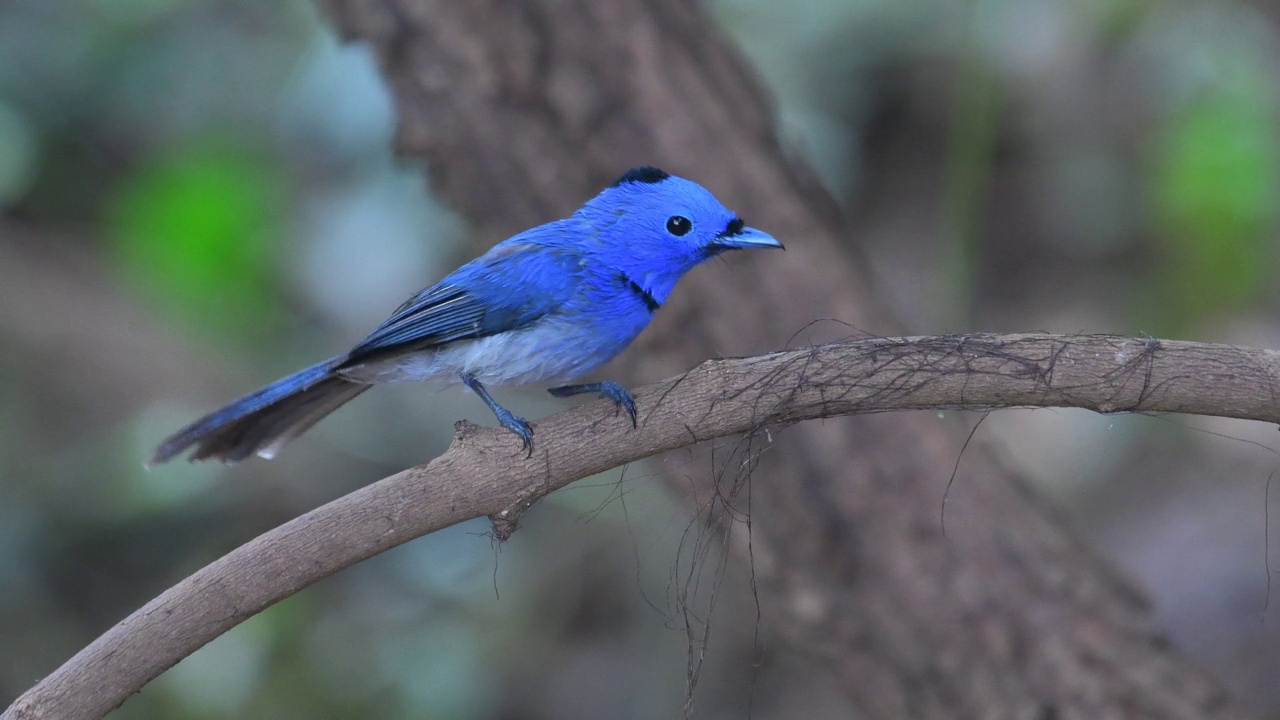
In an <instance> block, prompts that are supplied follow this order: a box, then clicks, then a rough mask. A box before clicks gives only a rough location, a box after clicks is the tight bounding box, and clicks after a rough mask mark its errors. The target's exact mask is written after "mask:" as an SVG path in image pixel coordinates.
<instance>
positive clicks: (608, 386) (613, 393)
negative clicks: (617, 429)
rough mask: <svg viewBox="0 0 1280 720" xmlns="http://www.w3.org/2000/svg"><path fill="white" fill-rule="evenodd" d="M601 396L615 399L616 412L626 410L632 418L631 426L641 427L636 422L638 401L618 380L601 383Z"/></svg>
mask: <svg viewBox="0 0 1280 720" xmlns="http://www.w3.org/2000/svg"><path fill="white" fill-rule="evenodd" d="M600 397H604V398H608V399H610V400H612V401H613V406H614V408H615V413H616V411H618V410H626V411H627V417H629V418H631V427H633V428H635V427H639V425H638V424H637V423H636V401H635V400H634V399H633V398H632V397H631V393H629V392H627V389H626V388H624V387H622V386H621V385H619V384H618V383H616V382H612V381H609V382H602V383H600Z"/></svg>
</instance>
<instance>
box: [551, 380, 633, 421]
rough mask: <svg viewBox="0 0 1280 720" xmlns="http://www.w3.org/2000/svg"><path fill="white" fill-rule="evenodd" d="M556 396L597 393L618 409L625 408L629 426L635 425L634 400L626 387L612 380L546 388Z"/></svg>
mask: <svg viewBox="0 0 1280 720" xmlns="http://www.w3.org/2000/svg"><path fill="white" fill-rule="evenodd" d="M547 392H549V393H551V394H552V395H554V396H556V397H569V396H571V395H582V394H583V393H597V394H598V395H600V397H602V398H607V399H609V400H612V401H613V404H614V407H615V408H616V409H617V410H618V411H622V410H626V411H627V417H629V418H631V427H633V428H634V427H637V424H636V401H635V400H634V399H632V397H631V393H629V392H627V389H626V388H624V387H622V386H621V385H619V384H618V383H616V382H614V381H612V380H605V381H604V382H596V383H583V384H581V385H564V386H561V387H554V388H550V389H549V390H547Z"/></svg>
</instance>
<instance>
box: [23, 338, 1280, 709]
mask: <svg viewBox="0 0 1280 720" xmlns="http://www.w3.org/2000/svg"><path fill="white" fill-rule="evenodd" d="M1277 377H1280V353H1277V352H1276V351H1271V350H1254V349H1248V348H1240V347H1235V346H1229V345H1213V344H1204V343H1191V342H1172V341H1164V340H1152V339H1137V338H1124V337H1118V336H1110V335H1090V336H1064V335H1046V334H1023V335H953V336H940V337H909V338H875V339H867V340H856V341H848V342H841V343H834V344H830V345H824V346H819V347H814V348H810V349H804V350H793V351H788V352H778V353H772V354H769V355H763V356H759V357H750V358H737V359H730V360H711V361H707V362H704V363H702V364H701V365H699V366H698V367H696V368H694V369H693V370H691V371H689V372H688V373H686V374H684V375H682V376H679V377H677V378H673V379H670V380H666V381H663V382H659V383H655V384H653V385H649V386H647V387H645V388H643V389H641V390H640V391H638V392H637V393H636V403H637V406H638V407H639V408H640V410H641V413H640V426H639V428H637V429H635V430H631V429H630V428H629V427H628V423H626V422H625V421H624V420H623V419H621V418H619V417H617V416H616V415H615V414H614V413H612V411H611V406H607V405H606V404H605V403H604V402H600V403H594V404H591V405H588V406H586V407H584V408H579V409H576V410H571V411H567V412H563V413H560V414H557V415H554V416H552V417H549V418H547V419H545V420H542V421H541V422H539V423H538V424H537V430H536V433H537V435H536V451H535V453H534V455H533V457H532V458H528V459H526V458H525V457H524V454H523V453H522V452H520V451H519V448H518V442H517V441H516V440H514V439H513V438H512V436H511V435H510V434H509V433H506V432H502V431H498V430H481V429H478V428H476V427H475V426H473V425H470V424H469V423H467V422H465V421H463V422H460V423H459V424H458V427H459V432H458V434H457V436H456V438H455V440H454V442H453V444H452V446H451V447H450V448H449V449H448V451H447V452H445V453H444V454H443V455H441V456H440V457H438V458H436V459H435V460H433V461H431V462H430V463H428V464H426V465H423V466H419V467H415V468H411V469H409V470H405V471H403V472H401V473H397V474H396V475H392V476H390V477H388V478H385V479H383V480H381V481H379V482H377V483H374V484H372V485H369V486H366V487H364V488H362V489H360V490H357V491H355V492H353V493H351V494H349V495H346V496H344V497H342V498H339V499H337V500H335V501H333V502H331V503H329V504H327V505H325V506H323V507H321V508H318V509H316V510H314V511H312V512H310V513H307V514H306V515H303V516H301V517H299V518H297V519H295V520H293V521H291V522H289V523H286V524H285V525H282V526H280V527H278V528H276V529H274V530H271V531H270V532H267V533H265V534H263V535H261V536H259V537H258V538H256V539H254V540H252V541H250V542H248V543H246V544H244V545H242V546H241V547H239V548H237V549H236V550H234V551H232V552H231V553H229V554H228V555H226V556H224V557H223V558H221V559H219V560H217V561H216V562H214V563H212V564H210V565H208V566H207V567H205V568H203V569H201V570H200V571H198V572H196V573H195V574H193V575H191V576H190V577H188V578H186V579H185V580H183V581H182V582H180V583H178V584H177V585H175V586H174V587H173V588H171V589H169V590H168V591H166V592H165V593H164V594H162V595H160V596H159V597H157V598H156V599H155V600H152V601H151V602H149V603H147V605H146V606H144V607H143V608H141V609H140V610H138V611H137V612H135V613H133V614H132V615H130V616H129V617H127V618H125V619H124V620H122V621H121V622H120V623H119V624H117V625H116V626H115V627H113V628H111V629H110V630H108V631H107V632H106V633H105V634H103V635H102V636H101V637H99V638H98V639H97V640H95V641H94V642H93V643H92V644H90V645H89V646H88V647H86V648H85V649H84V650H82V651H81V652H79V653H78V654H76V655H75V657H73V658H71V659H70V660H68V661H67V662H66V663H65V664H64V665H63V666H62V667H60V668H58V669H57V670H56V671H54V672H53V673H52V674H50V675H49V676H48V677H46V678H45V679H44V680H42V681H41V682H40V683H39V684H38V685H36V686H35V687H34V688H32V689H31V690H29V691H27V692H26V693H25V694H23V695H22V697H20V698H18V699H17V700H16V701H15V702H14V703H13V705H11V706H10V707H9V708H8V709H7V710H6V711H5V713H4V714H3V715H2V716H0V720H19V719H23V720H27V719H33V718H58V719H59V720H77V719H79V718H100V717H102V716H104V715H105V714H106V713H108V712H110V711H111V710H113V709H115V708H116V707H119V706H120V704H121V703H123V702H124V701H125V700H126V699H127V698H128V697H129V696H130V695H132V694H133V693H135V692H138V691H139V690H140V689H141V688H142V687H143V686H144V685H145V684H146V683H148V682H149V681H151V680H152V679H154V678H155V677H156V676H158V675H159V674H160V673H161V672H163V671H164V670H166V669H168V668H169V667H172V666H173V665H174V664H175V663H177V662H178V661H179V660H181V659H183V658H184V657H186V656H188V655H190V654H191V653H193V652H195V651H196V650H197V649H199V648H200V647H201V646H203V645H204V644H205V643H208V642H209V641H210V640H213V639H214V638H216V637H218V636H219V635H221V634H222V633H224V632H226V631H228V630H230V629H231V628H233V627H235V626H236V625H238V624H239V623H240V622H242V621H244V620H246V619H247V618H249V617H251V616H253V615H255V614H256V613H258V612H261V611H262V610H263V609H265V608H267V607H269V606H270V605H272V604H274V603H276V602H278V601H280V600H282V599H284V598H287V597H289V596H290V595H293V594H294V593H296V592H298V591H300V590H302V589H303V588H305V587H307V586H308V585H311V584H312V583H315V582H317V581H318V580H321V579H323V578H325V577H328V576H329V575H332V574H333V573H335V572H337V571H339V570H342V569H343V568H346V567H349V566H351V565H353V564H355V563H357V562H360V561H361V560H364V559H367V558H369V557H372V556H374V555H377V554H379V553H381V552H384V551H386V550H389V549H390V548H393V547H395V546H397V545H400V544H402V543H405V542H408V541H409V540H412V539H414V538H417V537H420V536H422V535H425V534H427V533H430V532H433V531H435V530H439V529H441V528H445V527H448V526H450V525H453V524H455V523H459V522H462V521H464V520H468V519H472V518H476V517H480V516H488V517H489V518H490V519H491V520H493V521H494V526H495V533H496V534H497V535H498V536H499V537H500V538H502V537H505V536H506V535H509V534H510V532H511V531H512V530H514V528H515V527H516V526H517V524H518V521H519V517H520V515H521V513H522V512H523V511H524V510H525V509H527V508H528V507H529V506H531V505H532V504H533V503H534V502H535V501H536V500H537V499H538V498H541V497H543V496H544V495H546V494H548V493H550V492H552V491H553V490H556V489H558V488H561V487H564V486H565V485H567V484H569V483H571V482H573V481H575V480H578V479H581V478H584V477H587V476H589V475H593V474H595V473H599V472H603V471H605V470H608V469H610V468H613V467H616V466H618V465H621V464H623V463H628V462H631V461H634V460H639V459H641V458H645V457H648V456H650V455H654V454H657V453H661V452H664V451H667V450H672V449H675V448H679V447H683V446H686V445H691V444H693V443H696V442H700V441H704V440H708V439H712V438H716V437H723V436H727V435H737V434H742V433H755V432H758V431H760V430H762V429H764V428H766V427H770V426H772V427H774V428H777V427H780V426H785V425H789V424H792V423H795V422H799V421H801V420H808V419H815V418H824V417H833V416H837V415H851V414H866V413H874V412H884V411H890V410H908V409H925V408H950V409H965V410H978V409H990V408H997V407H1018V406H1033V407H1081V408H1088V409H1092V410H1096V411H1098V412H1104V413H1110V412H1152V413H1159V412H1178V413H1194V414H1202V415H1218V416H1224V417H1235V418H1245V419H1252V420H1262V421H1266V422H1277V423H1280V404H1278V403H1277V402H1276V386H1277ZM607 407H608V408H609V410H608V411H606V412H605V414H604V415H602V414H601V410H603V409H605V408H607ZM782 442H785V440H784V441H782Z"/></svg>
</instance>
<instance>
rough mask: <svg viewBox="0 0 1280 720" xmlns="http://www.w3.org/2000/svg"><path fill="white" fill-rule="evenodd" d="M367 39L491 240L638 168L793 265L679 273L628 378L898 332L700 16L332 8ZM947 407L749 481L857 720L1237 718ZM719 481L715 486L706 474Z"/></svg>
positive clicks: (763, 543)
mask: <svg viewBox="0 0 1280 720" xmlns="http://www.w3.org/2000/svg"><path fill="white" fill-rule="evenodd" d="M323 6H324V7H325V8H326V10H327V12H328V14H329V16H330V17H331V18H332V21H333V23H334V25H335V26H336V27H337V28H338V29H339V31H340V33H341V34H342V35H343V36H345V37H346V38H348V39H351V40H361V41H365V42H367V43H369V44H370V45H371V46H372V48H373V50H374V52H375V53H376V55H377V57H378V58H379V61H380V64H381V67H382V70H383V72H384V74H385V76H386V78H387V80H388V82H389V83H390V84H391V86H392V89H393V92H394V96H395V100H396V103H397V106H398V109H399V123H400V124H399V133H398V145H399V150H400V152H402V153H403V154H404V155H406V156H410V157H418V158H425V159H427V160H428V162H429V168H430V171H431V175H432V179H433V182H434V185H435V187H436V188H437V189H438V190H439V191H440V192H441V193H442V194H443V195H444V196H445V197H446V198H447V199H448V200H449V201H450V202H451V203H452V204H453V206H454V207H455V208H456V209H457V210H458V211H459V212H461V213H462V214H463V215H465V216H466V217H467V218H468V219H469V220H470V221H471V222H472V223H473V226H474V227H475V228H476V229H477V231H478V233H477V235H478V237H479V239H480V241H481V242H482V243H485V244H488V243H491V242H493V241H496V240H497V239H500V238H502V237H505V236H507V235H509V234H511V233H512V232H515V231H517V230H520V229H522V228H524V227H527V226H529V225H533V224H536V223H540V222H544V221H546V220H548V219H550V218H553V217H559V216H563V215H564V214H566V213H568V212H570V211H571V210H572V209H573V208H574V207H576V206H577V205H578V204H579V203H580V202H581V201H582V200H583V199H584V198H586V197H589V196H590V195H592V194H594V193H595V192H596V191H597V190H598V189H599V188H600V187H602V186H603V185H604V184H606V183H607V182H609V181H610V180H612V179H613V178H614V177H615V176H617V175H618V174H619V173H621V171H622V170H624V169H625V168H627V167H629V166H632V165H638V164H654V165H658V166H660V167H663V168H664V169H666V170H668V171H671V172H674V173H677V174H682V175H685V176H688V177H691V178H693V179H696V180H698V181H700V182H701V183H703V184H704V185H706V186H708V187H709V188H711V189H712V190H713V191H714V192H715V193H716V194H717V195H718V196H719V197H720V198H721V199H722V200H723V201H724V202H725V203H726V204H727V205H729V206H730V207H731V208H734V209H736V210H738V211H739V212H740V213H741V214H743V216H744V217H745V218H746V219H747V220H748V222H750V223H751V224H752V225H755V226H758V227H761V228H763V229H765V230H767V231H769V232H771V233H772V234H774V235H775V236H777V237H779V238H781V239H782V240H783V241H784V242H786V243H787V247H788V252H787V253H786V255H785V256H784V257H768V258H760V257H756V258H752V259H750V260H745V259H735V260H733V261H732V262H733V264H734V265H735V267H734V268H733V269H732V270H731V271H730V270H725V269H723V268H721V269H719V270H717V269H715V264H713V265H712V267H711V268H704V269H702V270H700V271H697V272H695V273H694V274H693V276H691V277H690V278H688V279H686V281H685V282H684V283H683V285H682V287H681V288H680V289H679V290H678V291H677V293H676V297H675V298H673V300H672V302H671V303H669V305H668V306H667V307H666V308H664V310H663V312H662V313H659V315H660V319H659V321H658V322H656V323H655V326H654V327H653V328H651V330H650V331H649V332H648V333H646V335H645V336H644V337H643V338H642V341H641V343H640V344H639V346H638V347H636V348H633V349H632V350H631V351H629V353H628V354H627V359H626V360H624V361H623V362H624V363H626V367H625V368H623V372H622V373H621V374H623V375H629V376H630V377H632V378H638V379H652V378H654V377H662V376H666V375H669V374H671V373H674V372H677V371H678V370H680V369H681V368H684V367H689V366H690V365H692V364H694V363H696V362H698V361H699V360H702V359H704V358H706V357H709V356H716V355H722V354H748V353H753V352H759V351H762V350H766V349H778V348H781V347H783V346H785V345H787V344H788V343H790V342H794V341H795V339H796V333H797V332H798V331H800V330H801V329H803V328H806V327H809V325H810V323H811V322H812V321H815V320H820V319H823V318H834V319H836V320H838V322H830V323H820V324H818V325H814V326H812V327H810V329H809V331H808V332H807V333H804V334H802V335H800V340H801V341H803V342H812V341H823V340H827V339H830V338H831V337H833V336H839V335H847V334H850V330H849V328H850V327H853V328H862V329H865V330H869V331H872V332H875V333H878V334H889V333H892V332H896V331H897V330H898V329H899V328H898V327H897V324H896V322H895V321H894V319H893V313H892V309H891V308H886V307H883V306H881V305H880V304H879V303H878V302H877V300H876V298H875V294H874V293H873V292H872V290H871V287H872V286H871V282H870V280H869V278H868V277H867V275H866V273H865V271H864V268H863V266H862V264H861V263H860V262H859V259H858V253H857V250H856V246H855V245H854V244H853V243H854V242H855V240H856V239H854V238H849V237H847V236H846V233H845V232H844V230H845V224H844V221H843V220H842V217H841V213H840V211H839V208H838V206H837V205H836V203H834V202H833V200H832V199H831V197H830V196H829V195H828V194H827V193H826V192H825V191H823V190H822V189H821V188H820V187H819V186H818V185H817V183H816V182H815V181H814V179H813V175H812V174H811V173H810V172H809V171H807V170H806V169H805V168H803V167H801V166H800V165H799V164H798V163H797V162H796V161H795V160H794V158H792V157H790V156H789V155H788V154H787V153H786V152H785V151H784V149H783V148H781V147H780V146H779V144H778V141H777V139H776V137H775V132H774V130H775V128H774V124H773V121H772V119H771V108H770V104H769V102H768V99H767V98H766V97H765V95H764V93H763V92H762V91H761V88H760V87H759V85H758V83H757V82H756V81H755V80H754V78H753V76H752V73H751V71H750V69H749V68H747V67H746V65H745V63H744V62H743V61H742V59H741V58H740V57H739V56H738V55H737V54H736V53H735V52H734V50H733V49H732V48H731V47H729V45H728V44H727V43H726V42H725V40H724V38H723V37H721V35H720V34H719V32H718V31H717V30H716V28H715V27H714V26H713V25H712V24H711V23H710V22H709V21H708V19H707V18H706V17H705V16H704V15H703V13H702V12H701V10H700V8H699V7H698V6H697V5H696V4H693V3H690V2H687V0H646V1H642V0H538V1H526V0H478V1H476V2H467V3H453V2H443V1H441V0H328V2H325V3H323ZM962 441H963V435H962V433H959V432H958V428H957V427H956V426H955V425H954V424H951V423H946V422H939V421H938V420H937V419H936V418H935V417H934V416H925V415H923V414H920V415H894V416H881V417H876V418H860V419H851V420H842V421H835V422H825V423H822V424H817V423H814V424H810V425H807V426H804V427H803V428H800V429H798V430H797V431H795V432H790V433H788V435H787V441H786V442H785V443H778V444H776V446H775V447H774V449H773V450H772V451H771V452H770V453H768V454H767V456H766V457H765V458H764V459H763V460H762V461H761V462H760V464H759V465H758V467H756V469H755V471H754V482H753V486H752V504H753V505H754V506H755V507H757V508H767V510H764V511H760V512H757V513H755V515H754V518H753V533H754V534H753V541H754V552H755V561H756V566H755V570H756V577H757V579H758V581H759V583H760V586H761V594H762V596H763V598H764V600H765V602H766V608H765V613H766V621H767V622H768V623H770V624H772V625H773V626H774V627H775V628H777V629H780V630H781V631H782V632H783V634H784V635H785V637H786V638H787V639H788V640H789V642H790V643H791V644H792V645H793V646H795V647H797V648H801V649H803V651H805V652H807V653H810V654H811V655H813V656H814V657H816V658H818V659H820V661H821V664H822V665H823V666H824V667H826V668H829V669H830V671H831V672H833V673H835V675H836V676H837V677H838V678H839V679H840V680H841V681H842V682H843V683H844V685H845V687H846V688H847V693H848V697H849V698H850V700H851V701H852V702H853V703H854V704H855V705H856V706H857V707H858V708H859V709H860V710H861V711H862V712H863V713H864V714H865V716H866V717H885V718H888V717H913V718H1208V717H1214V718H1219V717H1238V716H1240V712H1239V709H1238V708H1237V707H1236V706H1235V705H1233V704H1232V703H1231V702H1230V701H1229V699H1228V698H1226V697H1225V696H1224V694H1223V692H1222V690H1221V689H1220V687H1219V686H1218V685H1217V683H1216V682H1214V681H1213V680H1212V679H1210V678H1208V677H1207V676H1206V675H1205V674H1204V673H1202V672H1201V671H1199V670H1197V669H1196V668H1194V667H1191V666H1190V665H1189V664H1188V663H1187V662H1185V661H1184V660H1182V659H1181V658H1179V657H1177V656H1176V655H1175V654H1173V653H1171V652H1170V651H1169V650H1168V649H1167V648H1166V647H1165V644H1164V643H1163V641H1162V639H1161V637H1160V634H1159V631H1158V629H1157V628H1155V627H1154V626H1153V624H1152V619H1151V611H1150V608H1149V606H1148V604H1147V602H1146V601H1145V600H1144V599H1143V597H1142V595H1141V593H1140V592H1138V591H1137V590H1135V589H1134V588H1133V587H1132V586H1131V585H1130V584H1129V583H1128V582H1127V581H1126V580H1125V579H1124V578H1122V577H1120V576H1119V575H1118V574H1117V573H1115V572H1114V571H1113V570H1112V569H1111V568H1110V567H1108V565H1107V564H1106V563H1105V562H1103V561H1101V560H1100V559H1098V558H1096V557H1094V556H1093V555H1092V554H1091V553H1090V552H1088V550H1087V549H1086V548H1085V547H1084V546H1083V545H1082V544H1081V543H1080V542H1079V541H1078V540H1077V539H1076V538H1073V537H1072V536H1071V533H1070V532H1069V531H1068V530H1066V529H1065V528H1064V527H1063V525H1062V524H1061V523H1060V522H1059V521H1058V520H1056V519H1055V518H1054V516H1053V513H1052V512H1051V511H1050V510H1048V509H1047V508H1046V507H1044V506H1043V504H1042V503H1041V502H1040V501H1039V500H1038V499H1037V498H1035V497H1034V496H1033V495H1031V494H1030V493H1029V492H1028V491H1027V488H1026V487H1025V485H1024V484H1023V483H1022V482H1021V481H1020V480H1019V478H1018V477H1017V476H1016V474H1015V473H1013V472H1011V471H1010V470H1009V469H1008V468H1005V467H1003V466H1002V465H1001V464H1000V463H999V462H998V461H997V460H996V459H994V458H993V457H991V455H990V453H989V452H988V451H985V450H976V451H975V450H973V449H970V450H969V452H968V453H967V454H966V455H965V456H964V465H965V468H964V471H963V473H962V474H961V476H960V479H959V480H958V488H957V490H956V491H955V492H953V495H952V508H951V509H949V511H948V512H949V513H953V515H952V518H951V519H949V520H948V528H947V529H948V534H947V536H946V537H944V536H943V534H942V531H941V526H940V524H939V521H938V505H939V502H940V499H941V497H942V492H943V486H944V484H945V483H946V480H947V478H948V477H949V476H950V475H951V471H952V466H953V465H954V463H955V461H956V457H957V453H958V451H959V448H960V446H961V443H962ZM707 475H708V477H707V482H713V481H714V479H713V475H714V473H711V472H708V474H707Z"/></svg>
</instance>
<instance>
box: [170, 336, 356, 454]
mask: <svg viewBox="0 0 1280 720" xmlns="http://www.w3.org/2000/svg"><path fill="white" fill-rule="evenodd" d="M341 360H342V358H340V357H338V358H332V359H330V360H326V361H324V362H322V363H320V364H318V365H313V366H311V367H309V368H307V369H306V370H300V371H298V372H296V373H294V374H292V375H290V376H289V377H286V378H282V379H280V380H277V381H275V382H273V383H271V384H270V385H268V386H266V387H264V388H262V389H261V390H258V391H257V392H254V393H250V394H249V395H246V396H244V397H242V398H240V399H239V400H236V401H235V402H233V403H231V404H230V405H227V406H226V407H224V408H222V409H221V410H217V411H215V412H212V413H209V414H208V415H206V416H204V417H202V418H200V419H199V420H197V421H195V422H193V423H191V424H190V425H188V426H187V427H185V428H183V429H181V430H179V431H178V432H177V433H174V434H173V435H172V436H171V437H170V438H169V439H167V440H165V441H164V442H163V443H161V444H160V447H158V448H156V452H155V454H154V455H152V456H151V462H150V464H151V465H156V464H158V463H162V462H165V461H167V460H170V459H172V458H173V457H175V456H177V455H180V454H181V453H183V452H184V451H185V450H186V449H187V448H189V447H191V446H193V445H194V446H195V450H194V451H193V452H192V453H191V460H192V461H195V460H204V459H206V458H215V459H218V460H221V461H223V462H225V463H228V464H230V463H235V462H239V461H241V460H243V459H245V458H247V457H249V456H250V455H253V454H255V453H256V454H258V455H261V456H262V457H266V458H269V457H273V456H274V455H275V454H276V452H277V451H278V450H279V449H280V447H281V446H283V445H284V444H285V443H287V442H289V441H290V440H292V439H294V438H296V437H298V436H299V435H301V434H302V433H304V432H306V431H307V430H309V429H310V428H311V426H312V425H315V424H316V423H317V422H320V420H321V419H322V418H323V417H324V416H326V415H328V414H329V413H331V412H333V411H334V410H337V409H338V408H339V407H341V406H342V405H344V404H346V403H347V402H348V401H350V400H351V399H353V398H355V396H357V395H359V394H360V393H362V392H364V391H365V390H368V389H369V387H370V386H369V385H364V384H361V383H355V382H352V381H350V380H346V379H344V378H342V376H340V375H338V374H336V373H335V372H334V370H335V368H337V367H338V365H339V363H340V362H341Z"/></svg>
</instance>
